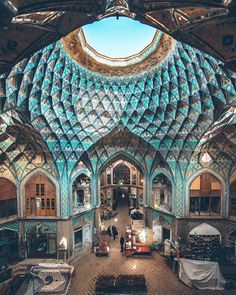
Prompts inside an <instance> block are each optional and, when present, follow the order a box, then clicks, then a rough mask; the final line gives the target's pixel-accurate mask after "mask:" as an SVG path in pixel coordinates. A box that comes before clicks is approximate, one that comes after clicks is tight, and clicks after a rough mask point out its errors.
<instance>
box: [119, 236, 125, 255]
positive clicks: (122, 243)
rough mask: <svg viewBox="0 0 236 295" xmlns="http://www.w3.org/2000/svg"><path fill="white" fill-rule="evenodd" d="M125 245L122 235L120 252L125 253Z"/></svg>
mask: <svg viewBox="0 0 236 295" xmlns="http://www.w3.org/2000/svg"><path fill="white" fill-rule="evenodd" d="M124 243H125V239H124V237H123V236H122V235H121V237H120V252H123V251H124Z"/></svg>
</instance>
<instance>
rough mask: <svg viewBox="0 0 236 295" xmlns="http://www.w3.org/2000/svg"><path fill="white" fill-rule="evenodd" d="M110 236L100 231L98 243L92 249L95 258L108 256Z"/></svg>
mask: <svg viewBox="0 0 236 295" xmlns="http://www.w3.org/2000/svg"><path fill="white" fill-rule="evenodd" d="M109 244H110V236H109V235H108V233H107V232H106V231H102V232H101V234H100V236H99V242H98V244H97V245H96V246H95V247H94V253H95V255H96V256H99V257H100V256H108V254H109V249H110V248H109Z"/></svg>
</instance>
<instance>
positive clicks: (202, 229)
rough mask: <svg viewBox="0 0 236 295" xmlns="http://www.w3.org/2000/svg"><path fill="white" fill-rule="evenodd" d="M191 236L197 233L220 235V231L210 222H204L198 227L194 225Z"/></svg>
mask: <svg viewBox="0 0 236 295" xmlns="http://www.w3.org/2000/svg"><path fill="white" fill-rule="evenodd" d="M189 235H190V236H193V235H197V236H216V235H219V236H220V232H219V231H218V229H216V228H215V227H213V226H211V225H210V224H208V223H202V224H200V225H198V226H196V227H194V228H193V229H192V230H191V231H190V232H189Z"/></svg>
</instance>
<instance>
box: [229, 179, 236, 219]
mask: <svg viewBox="0 0 236 295" xmlns="http://www.w3.org/2000/svg"><path fill="white" fill-rule="evenodd" d="M229 198H230V216H236V180H234V181H233V182H232V183H231V185H230V188H229Z"/></svg>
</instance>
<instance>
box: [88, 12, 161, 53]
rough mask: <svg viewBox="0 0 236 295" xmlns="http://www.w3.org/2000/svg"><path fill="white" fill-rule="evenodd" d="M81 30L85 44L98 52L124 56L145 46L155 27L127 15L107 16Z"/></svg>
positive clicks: (150, 40)
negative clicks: (117, 17)
mask: <svg viewBox="0 0 236 295" xmlns="http://www.w3.org/2000/svg"><path fill="white" fill-rule="evenodd" d="M83 32H84V36H85V38H86V42H87V44H89V45H90V46H91V47H92V48H93V49H94V50H96V51H97V52H98V53H100V54H102V55H105V56H107V57H110V58H126V57H129V56H132V55H134V54H137V53H139V52H140V51H142V50H143V49H144V48H145V47H147V46H148V45H149V44H150V43H151V42H152V40H153V37H154V35H155V33H156V29H154V28H152V27H150V26H147V25H144V24H142V23H140V22H138V21H135V20H133V19H130V18H127V17H119V19H116V17H109V18H105V19H102V20H100V21H97V22H94V23H92V24H89V25H86V26H83Z"/></svg>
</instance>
